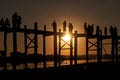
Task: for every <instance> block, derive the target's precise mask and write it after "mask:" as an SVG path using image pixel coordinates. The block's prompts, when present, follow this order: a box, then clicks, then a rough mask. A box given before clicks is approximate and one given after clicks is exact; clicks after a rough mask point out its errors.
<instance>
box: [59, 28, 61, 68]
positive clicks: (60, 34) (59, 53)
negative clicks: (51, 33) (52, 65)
mask: <svg viewBox="0 0 120 80" xmlns="http://www.w3.org/2000/svg"><path fill="white" fill-rule="evenodd" d="M59 33H60V34H59V66H61V63H60V56H61V29H59Z"/></svg>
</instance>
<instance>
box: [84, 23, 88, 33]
mask: <svg viewBox="0 0 120 80" xmlns="http://www.w3.org/2000/svg"><path fill="white" fill-rule="evenodd" d="M84 31H85V32H84V33H85V34H87V23H86V22H85V23H84Z"/></svg>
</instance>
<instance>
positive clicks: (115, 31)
mask: <svg viewBox="0 0 120 80" xmlns="http://www.w3.org/2000/svg"><path fill="white" fill-rule="evenodd" d="M114 34H115V36H117V27H116V26H115V27H114Z"/></svg>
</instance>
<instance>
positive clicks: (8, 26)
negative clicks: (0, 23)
mask: <svg viewBox="0 0 120 80" xmlns="http://www.w3.org/2000/svg"><path fill="white" fill-rule="evenodd" d="M5 27H6V28H10V21H9V19H8V18H7V19H6V20H5Z"/></svg>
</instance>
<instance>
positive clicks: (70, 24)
mask: <svg viewBox="0 0 120 80" xmlns="http://www.w3.org/2000/svg"><path fill="white" fill-rule="evenodd" d="M68 29H69V33H70V34H71V33H72V30H73V25H72V23H69V25H68Z"/></svg>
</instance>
